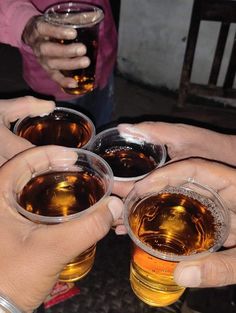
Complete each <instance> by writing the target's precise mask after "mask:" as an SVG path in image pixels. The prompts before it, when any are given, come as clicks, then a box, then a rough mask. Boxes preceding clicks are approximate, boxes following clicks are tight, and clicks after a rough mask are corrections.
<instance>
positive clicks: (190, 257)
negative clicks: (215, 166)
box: [124, 178, 230, 262]
mask: <svg viewBox="0 0 236 313" xmlns="http://www.w3.org/2000/svg"><path fill="white" fill-rule="evenodd" d="M185 183H191V184H194V185H196V186H197V187H201V188H204V189H205V190H207V191H209V192H210V193H212V194H213V195H214V197H216V199H217V201H218V202H219V203H220V206H221V208H222V209H223V210H222V212H223V213H224V222H225V225H226V226H228V227H224V230H223V235H221V236H220V239H221V240H220V242H216V243H214V244H213V245H212V246H211V247H210V248H209V249H208V250H206V251H202V252H197V253H193V254H189V255H177V254H171V253H165V252H161V251H158V250H155V249H153V248H151V247H150V246H147V245H146V244H145V243H143V242H142V241H141V240H140V239H139V238H138V237H137V236H136V235H135V234H134V232H133V231H132V229H131V227H130V225H129V209H128V208H129V205H128V204H129V202H130V200H131V199H132V198H133V196H135V193H136V191H135V188H134V187H133V188H132V190H131V191H130V192H129V194H128V195H127V196H126V198H125V201H124V225H125V228H126V230H127V233H128V235H129V237H130V238H131V239H132V241H133V243H134V244H136V245H137V246H138V247H139V248H141V249H142V250H143V251H145V252H146V253H148V254H150V255H152V256H154V257H156V258H159V259H162V260H166V261H171V262H179V261H184V260H193V259H197V258H199V257H203V256H205V255H209V254H210V253H212V252H215V251H217V250H218V249H219V248H220V247H221V246H222V244H223V243H224V242H225V240H226V239H227V237H228V235H229V225H230V214H229V209H228V207H227V206H226V204H225V203H224V201H223V199H222V198H221V196H220V195H219V194H218V193H217V192H216V191H215V190H214V189H212V188H211V187H209V186H207V185H203V184H201V183H199V182H197V181H195V180H194V179H192V178H188V179H186V180H185ZM178 187H180V186H178ZM181 187H182V188H185V187H183V186H181ZM185 189H186V190H187V188H185ZM161 190H162V189H161ZM161 190H160V191H159V192H146V193H143V194H142V198H140V200H139V201H138V202H137V203H136V205H137V204H138V203H139V202H140V201H141V200H142V199H143V198H144V197H145V198H146V197H150V196H152V195H156V194H158V193H161ZM136 205H135V206H136Z"/></svg>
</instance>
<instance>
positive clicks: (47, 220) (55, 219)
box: [13, 147, 114, 224]
mask: <svg viewBox="0 0 236 313" xmlns="http://www.w3.org/2000/svg"><path fill="white" fill-rule="evenodd" d="M65 148H66V150H69V151H75V152H77V153H78V154H82V155H83V156H88V157H92V158H94V159H96V161H99V162H100V164H102V165H103V166H104V167H105V169H106V171H107V173H106V174H105V175H106V176H107V177H109V180H110V182H109V185H108V188H107V190H106V191H105V193H104V195H103V196H102V197H101V198H100V199H99V200H98V201H97V202H96V203H94V204H93V205H92V206H90V207H88V208H87V209H85V210H83V211H81V212H78V213H74V214H70V215H67V216H46V215H40V214H35V213H31V212H28V211H27V210H25V209H24V208H23V207H22V206H21V205H19V203H18V202H17V193H14V195H13V202H14V206H15V207H16V210H17V212H18V213H20V214H22V215H23V216H24V217H25V218H27V219H28V220H30V221H32V222H39V223H41V224H58V223H62V222H67V221H70V220H74V219H76V218H79V217H80V216H82V215H84V214H86V213H89V212H90V211H92V210H93V208H94V207H95V206H96V205H97V204H99V203H100V202H101V201H102V200H103V199H105V198H106V197H108V196H109V195H110V194H111V192H112V189H113V184H114V175H113V172H112V170H111V167H110V165H109V164H108V163H107V162H106V161H105V160H104V159H103V158H101V157H100V156H99V155H97V154H96V153H93V152H91V151H88V150H85V149H77V148H67V147H65ZM71 166H75V167H77V165H76V164H75V165H71ZM79 167H80V166H79V165H78V168H79ZM53 168H54V167H53V166H51V167H50V168H47V169H45V170H42V171H39V172H34V173H33V175H32V176H31V178H30V179H29V180H28V181H27V182H26V183H25V185H26V184H27V183H28V182H29V181H30V180H31V179H32V178H33V177H37V176H38V175H40V174H43V173H47V172H49V171H51V170H53ZM55 168H60V169H62V168H65V172H66V171H67V169H68V171H69V167H68V166H65V167H64V166H63V165H62V166H61V167H60V166H57V167H55ZM93 171H95V170H94V168H93ZM25 185H24V186H25ZM24 186H23V187H22V188H24Z"/></svg>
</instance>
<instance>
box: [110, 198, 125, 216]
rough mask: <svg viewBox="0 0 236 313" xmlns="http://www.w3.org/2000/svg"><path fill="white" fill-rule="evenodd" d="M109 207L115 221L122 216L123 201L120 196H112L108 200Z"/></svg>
mask: <svg viewBox="0 0 236 313" xmlns="http://www.w3.org/2000/svg"><path fill="white" fill-rule="evenodd" d="M108 208H109V210H110V212H111V214H112V216H113V219H114V221H116V220H117V219H118V218H120V217H121V216H122V213H123V208H124V205H123V202H122V201H121V200H120V199H118V198H115V197H113V198H111V199H110V201H109V202H108Z"/></svg>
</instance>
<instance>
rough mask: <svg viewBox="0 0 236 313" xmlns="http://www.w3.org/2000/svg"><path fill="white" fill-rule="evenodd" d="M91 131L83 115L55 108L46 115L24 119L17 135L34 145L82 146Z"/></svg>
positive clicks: (87, 139) (88, 138)
mask: <svg viewBox="0 0 236 313" xmlns="http://www.w3.org/2000/svg"><path fill="white" fill-rule="evenodd" d="M92 132H93V130H92V128H91V125H90V124H89V123H88V121H87V120H85V119H84V118H83V117H81V116H78V115H75V114H73V113H71V112H65V111H62V110H61V111H60V110H55V111H54V112H52V113H51V114H49V115H47V116H43V117H40V116H37V117H32V118H30V117H29V118H26V119H24V120H23V121H22V123H21V124H20V126H19V129H18V131H17V135H19V136H21V137H23V138H25V139H27V140H29V141H30V142H31V143H32V144H34V145H36V146H43V145H50V144H54V145H60V146H65V147H71V148H82V147H83V146H85V145H86V144H87V143H88V141H89V140H90V138H91V136H92Z"/></svg>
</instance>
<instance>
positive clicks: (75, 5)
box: [44, 2, 104, 95]
mask: <svg viewBox="0 0 236 313" xmlns="http://www.w3.org/2000/svg"><path fill="white" fill-rule="evenodd" d="M103 18H104V14H103V11H102V10H101V9H100V8H99V7H97V6H93V5H89V4H85V3H79V2H66V3H58V4H55V5H53V6H51V7H49V8H48V9H47V10H46V12H45V13H44V19H45V21H46V22H48V23H50V24H53V25H57V26H63V27H71V28H74V29H75V30H76V31H77V36H76V38H75V39H73V40H60V43H61V44H65V45H67V44H71V43H77V42H78V43H83V44H84V45H85V46H86V48H87V53H86V55H87V56H88V58H89V59H90V65H89V66H88V67H87V68H83V69H75V70H62V71H61V72H62V73H63V75H65V76H67V77H72V78H74V79H75V80H76V81H77V83H78V87H76V88H63V90H64V91H65V92H67V93H69V94H72V95H82V94H85V93H88V92H90V91H92V90H93V89H94V86H95V73H96V62H97V52H98V45H99V24H100V22H101V21H102V20H103ZM52 40H54V41H55V40H56V39H52Z"/></svg>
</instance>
